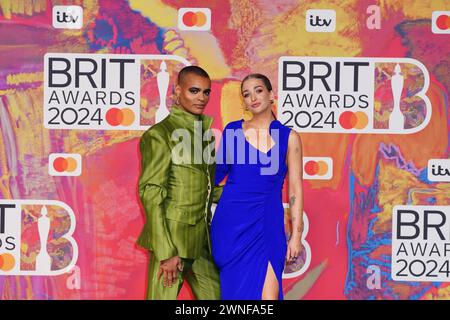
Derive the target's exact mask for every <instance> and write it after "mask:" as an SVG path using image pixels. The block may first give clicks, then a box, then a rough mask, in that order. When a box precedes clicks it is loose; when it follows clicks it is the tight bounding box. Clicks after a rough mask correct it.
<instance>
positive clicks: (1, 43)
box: [0, 0, 450, 300]
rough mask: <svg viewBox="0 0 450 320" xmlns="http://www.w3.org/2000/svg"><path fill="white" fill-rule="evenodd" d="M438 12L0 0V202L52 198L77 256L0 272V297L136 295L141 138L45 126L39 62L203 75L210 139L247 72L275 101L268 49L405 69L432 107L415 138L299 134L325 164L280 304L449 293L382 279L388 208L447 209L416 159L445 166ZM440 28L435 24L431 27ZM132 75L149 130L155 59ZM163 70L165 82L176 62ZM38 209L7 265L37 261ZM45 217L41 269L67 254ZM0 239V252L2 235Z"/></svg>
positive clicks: (230, 111)
mask: <svg viewBox="0 0 450 320" xmlns="http://www.w3.org/2000/svg"><path fill="white" fill-rule="evenodd" d="M55 5H78V6H81V7H82V8H83V25H82V28H81V29H58V28H54V27H53V26H52V19H54V17H53V15H52V8H53V6H55ZM180 8H209V9H210V10H211V17H210V22H211V27H210V30H207V31H192V30H191V31H190V30H181V29H180V28H179V22H178V10H179V9H180ZM308 9H330V10H334V11H335V12H336V29H335V31H334V32H308V31H306V28H305V23H306V11H307V10H308ZM446 10H450V3H449V2H445V1H430V0H429V1H413V0H410V1H395V0H392V1H389V0H386V1H381V0H380V1H374V0H361V1H359V0H358V1H357V0H345V1H294V0H282V1H269V0H267V1H266V0H259V1H256V0H242V1H241V0H240V1H236V0H228V1H201V0H198V1H183V0H181V1H173V0H147V1H144V0H141V1H137V0H129V1H126V0H114V1H113V0H85V1H82V0H79V1H69V0H67V1H64V0H37V1H31V0H29V1H27V0H15V1H13V0H1V1H0V176H1V180H0V198H1V199H4V200H9V199H13V200H14V199H17V200H35V199H37V200H57V201H61V202H63V203H65V204H67V205H68V206H69V207H70V208H71V209H72V210H73V212H74V215H75V220H76V229H75V231H74V234H73V238H74V239H75V241H76V243H77V245H78V257H77V261H76V266H75V267H74V268H72V269H71V270H70V271H69V272H66V273H64V274H61V275H53V276H33V275H8V274H3V275H0V299H143V298H144V296H145V286H146V282H147V279H146V268H147V259H148V254H147V252H145V251H144V250H142V249H140V248H138V247H136V245H135V241H136V238H137V235H138V234H139V232H140V230H141V228H142V226H143V223H144V214H143V210H142V208H141V206H140V204H139V200H138V194H137V179H138V174H139V170H140V167H139V166H140V164H139V161H140V159H139V153H138V141H139V137H140V136H141V135H142V133H143V131H142V130H83V129H71V130H67V129H47V128H45V127H44V125H43V116H44V115H43V105H44V55H45V54H46V53H80V54H127V55H135V54H136V55H137V54H140V55H143V54H145V55H148V54H152V55H176V56H179V57H182V58H184V59H186V60H187V61H189V62H190V63H192V64H198V65H200V66H202V67H204V68H205V69H206V70H207V71H208V73H209V74H210V75H211V78H212V82H213V84H212V98H211V100H210V103H209V105H208V110H207V112H206V113H207V114H209V115H211V116H213V117H214V119H215V120H214V123H213V127H214V128H217V129H219V130H221V129H222V128H223V127H224V126H225V125H226V124H227V123H228V122H230V121H233V120H237V119H240V118H242V117H243V107H242V102H241V100H240V97H239V85H240V82H239V80H240V79H242V78H243V77H244V76H245V75H247V74H248V73H252V72H259V73H263V74H266V75H267V76H268V77H269V78H270V79H271V80H272V82H273V85H274V90H275V94H277V92H278V85H277V83H278V60H279V58H280V57H281V56H300V57H301V56H309V57H314V56H318V57H389V58H402V57H408V58H413V59H416V60H418V61H420V62H421V63H422V64H423V65H424V66H425V67H426V69H427V70H428V73H429V76H430V84H429V88H428V91H427V96H428V97H429V99H430V101H431V105H432V117H431V119H430V122H429V124H428V125H427V126H426V127H425V128H424V129H423V130H421V131H419V132H417V133H414V134H406V135H402V134H355V133H351V134H349V133H302V132H301V131H300V133H301V138H302V141H303V154H304V156H305V157H309V156H311V157H330V158H331V159H332V161H333V172H332V178H331V179H329V180H305V181H304V206H305V207H304V209H305V213H306V215H307V219H308V233H307V236H306V239H305V240H306V241H307V244H308V247H309V250H308V251H306V252H304V255H303V257H302V259H303V260H302V261H300V263H303V265H304V264H305V263H306V261H307V262H308V263H307V266H306V268H304V269H305V270H303V271H302V272H301V274H299V275H298V276H295V277H291V278H286V279H284V280H283V288H284V294H285V297H286V299H294V300H295V299H435V298H441V299H448V298H450V286H449V285H448V283H446V282H408V281H393V280H392V277H391V270H390V268H391V266H390V263H391V261H390V259H391V234H392V208H393V206H394V205H408V204H410V205H413V204H418V205H442V206H448V205H450V186H449V184H448V183H445V182H432V181H430V180H428V178H427V170H429V169H428V168H427V164H428V160H429V159H447V158H448V157H449V151H450V150H449V140H448V139H449V133H450V130H449V115H448V107H449V102H448V94H449V89H450V76H449V74H450V58H449V57H450V41H449V39H450V38H449V35H448V33H447V34H445V33H444V34H436V33H433V32H432V24H433V21H432V13H433V12H434V11H446ZM203 18H204V17H203V16H202V17H200V18H198V19H200V22H199V23H200V24H201V23H202V21H201V19H203ZM449 19H450V18H447V20H449ZM444 20H445V18H444ZM184 22H185V23H187V24H191V25H193V22H192V21H189V20H186V21H184ZM447 22H448V21H447ZM440 23H443V28H444V29H445V26H446V24H445V23H446V22H445V21H444V22H442V19H441V21H440ZM448 28H450V23H448ZM143 66H144V67H143V72H142V73H141V88H140V89H141V90H142V93H141V97H140V99H141V100H140V106H141V114H142V115H144V117H146V118H147V122H145V121H144V122H143V123H142V124H143V125H150V124H152V123H154V120H152V119H153V118H154V116H155V112H156V109H157V108H156V106H158V105H159V96H158V95H157V92H156V89H155V87H153V88H152V87H151V85H150V84H148V82H147V81H146V79H147V78H146V70H149V71H148V72H150V73H151V70H152V68H159V67H160V65H159V64H158V65H157V66H156V67H154V66H152V64H151V63H150V62H149V63H146V62H144V64H143ZM391 69H392V68H391ZM169 71H170V74H171V75H173V74H174V73H175V71H176V66H174V67H173V69H171V70H169ZM156 73H157V71H155V72H154V73H153V75H154V74H156ZM172 81H173V79H171V82H170V85H169V91H170V90H171V88H172ZM147 85H148V86H149V87H148V88H147V87H146V86H147ZM138 91H139V90H138ZM375 95H376V97H377V99H378V100H377V101H381V102H380V103H382V101H383V99H387V100H389V99H392V98H389V97H391V96H389V97H387V98H386V95H385V92H384V91H383V88H382V87H381V88H380V91H378V92H375ZM170 101H171V100H170V97H169V98H168V101H167V105H169V106H170ZM278 103H280V101H278ZM375 107H376V108H377V106H375ZM378 108H381V106H378ZM380 114H381V113H380ZM148 119H149V120H148ZM378 120H379V121H380V122H382V121H385V120H386V119H383V118H382V115H381V116H380V118H379V119H378ZM119 122H120V121H119ZM52 153H71V154H80V155H81V158H82V172H81V174H80V175H79V176H58V175H50V174H49V169H48V167H49V155H50V154H52ZM62 166H63V167H65V168H66V169H67V167H68V166H69V167H70V164H68V163H66V164H65V165H64V163H63V164H62ZM285 191H286V190H285ZM284 200H285V201H286V200H287V197H286V192H284ZM39 210H40V209H36V210H35V211H33V208H31V209H30V208H28V209H27V210H24V212H22V236H21V245H20V248H19V249H20V255H21V266H22V269H27V268H29V269H32V268H33V265H34V263H35V262H36V259H37V258H36V256H37V252H38V251H39V246H38V245H37V244H36V243H37V241H38V240H37V239H39V238H38V236H37V231H36V230H37V221H38V218H39V217H40V213H39V212H38V211H39ZM56 212H57V210H49V213H48V215H49V217H50V218H51V219H50V220H51V221H52V225H51V230H53V231H52V232H50V234H49V243H51V244H52V246H51V249H48V251H49V253H50V254H51V255H52V257H53V264H52V267H53V268H56V267H57V266H58V263H59V264H62V265H64V263H65V262H64V259H65V257H66V256H69V258H70V256H71V255H73V251H71V250H68V249H67V248H66V247H65V246H64V244H65V242H63V243H61V242H58V241H57V240H56V239H58V230H59V231H60V232H66V231H67V229H68V227H67V225H65V224H67V219H64V215H61V216H58V214H57V213H56ZM41 214H42V213H41ZM33 228H34V229H33ZM55 230H56V231H55ZM0 240H2V246H3V247H2V246H0V253H3V252H4V250H6V249H5V248H6V241H5V240H6V239H2V238H1V237H0ZM52 241H53V242H52ZM66 249H67V250H66ZM2 250H3V251H2ZM305 255H308V257H306V256H305ZM56 257H59V259H58V260H55V259H56ZM7 261H8V259H7V258H6V256H4V258H2V260H1V261H0V263H1V265H3V266H2V268H4V270H7V264H8V263H7ZM66 265H67V263H66ZM299 267H301V266H299ZM290 268H292V266H291V267H290ZM180 298H182V299H190V298H191V293H190V291H189V288H187V287H183V289H182V292H181V294H180Z"/></svg>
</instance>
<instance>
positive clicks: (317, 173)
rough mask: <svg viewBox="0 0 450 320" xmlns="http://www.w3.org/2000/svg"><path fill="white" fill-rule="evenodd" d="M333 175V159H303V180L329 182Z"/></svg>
mask: <svg viewBox="0 0 450 320" xmlns="http://www.w3.org/2000/svg"><path fill="white" fill-rule="evenodd" d="M332 175H333V159H331V158H329V157H303V178H304V179H316V180H329V179H331V178H332Z"/></svg>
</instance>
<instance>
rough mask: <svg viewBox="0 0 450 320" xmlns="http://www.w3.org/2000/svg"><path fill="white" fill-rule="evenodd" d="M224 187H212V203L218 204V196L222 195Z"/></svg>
mask: <svg viewBox="0 0 450 320" xmlns="http://www.w3.org/2000/svg"><path fill="white" fill-rule="evenodd" d="M223 187H224V186H220V185H216V186H214V187H213V190H212V202H214V203H218V202H219V200H220V196H221V195H222V191H223Z"/></svg>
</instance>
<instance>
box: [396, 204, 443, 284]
mask: <svg viewBox="0 0 450 320" xmlns="http://www.w3.org/2000/svg"><path fill="white" fill-rule="evenodd" d="M449 256H450V207H449V206H414V205H409V206H395V207H394V208H393V214H392V262H391V263H392V267H391V276H392V279H393V280H395V281H439V282H450V258H449Z"/></svg>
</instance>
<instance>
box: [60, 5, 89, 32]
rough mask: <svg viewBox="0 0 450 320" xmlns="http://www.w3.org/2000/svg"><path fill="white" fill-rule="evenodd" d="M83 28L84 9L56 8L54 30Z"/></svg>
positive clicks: (78, 7) (76, 7)
mask: <svg viewBox="0 0 450 320" xmlns="http://www.w3.org/2000/svg"><path fill="white" fill-rule="evenodd" d="M82 27H83V8H82V7H80V6H54V7H53V28H56V29H81V28H82Z"/></svg>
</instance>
